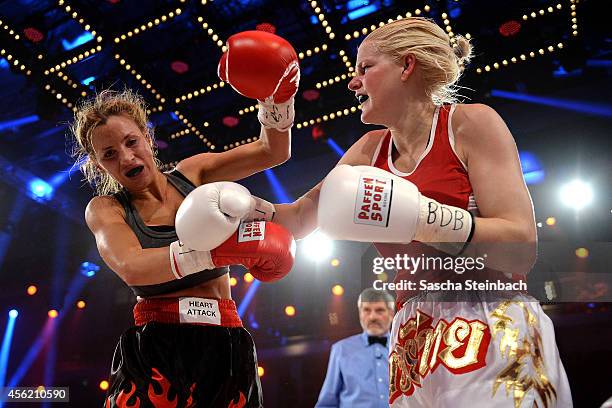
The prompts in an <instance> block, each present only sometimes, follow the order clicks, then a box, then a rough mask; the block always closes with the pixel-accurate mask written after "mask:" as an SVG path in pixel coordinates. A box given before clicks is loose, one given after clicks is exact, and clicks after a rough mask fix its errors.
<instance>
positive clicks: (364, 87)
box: [348, 41, 404, 125]
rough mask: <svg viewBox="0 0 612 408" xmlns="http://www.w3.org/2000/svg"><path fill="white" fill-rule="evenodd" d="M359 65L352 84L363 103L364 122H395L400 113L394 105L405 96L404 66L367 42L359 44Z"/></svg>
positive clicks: (362, 119) (351, 88) (362, 118)
mask: <svg viewBox="0 0 612 408" xmlns="http://www.w3.org/2000/svg"><path fill="white" fill-rule="evenodd" d="M356 65H357V68H356V75H355V76H354V77H353V79H351V81H350V82H349V84H348V87H349V89H350V90H351V91H353V92H354V93H355V97H356V98H357V99H358V100H359V103H360V104H361V121H362V122H364V123H372V124H378V125H386V124H388V123H390V122H392V121H393V120H394V119H395V117H396V116H397V114H399V113H398V112H395V110H396V109H394V107H395V106H397V105H398V104H397V102H398V101H401V99H402V98H404V93H403V89H402V88H403V86H402V84H403V82H402V81H401V76H402V71H403V69H404V68H403V66H402V65H400V64H398V63H397V62H395V61H394V60H393V59H392V58H391V57H389V56H388V55H385V54H382V53H380V52H379V51H378V49H377V48H376V46H375V45H373V44H371V43H370V42H367V41H366V42H364V43H362V44H361V45H360V46H359V50H358V51H357V62H356Z"/></svg>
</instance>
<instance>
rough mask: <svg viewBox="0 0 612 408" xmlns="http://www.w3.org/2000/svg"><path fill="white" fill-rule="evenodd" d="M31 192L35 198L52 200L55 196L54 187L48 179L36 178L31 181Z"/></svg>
mask: <svg viewBox="0 0 612 408" xmlns="http://www.w3.org/2000/svg"><path fill="white" fill-rule="evenodd" d="M30 192H31V193H32V195H33V196H34V198H35V199H40V200H50V199H51V197H52V196H53V187H52V186H51V185H50V184H49V183H47V182H46V181H44V180H41V179H39V178H36V179H34V180H32V181H30Z"/></svg>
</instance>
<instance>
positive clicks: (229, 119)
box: [221, 116, 240, 128]
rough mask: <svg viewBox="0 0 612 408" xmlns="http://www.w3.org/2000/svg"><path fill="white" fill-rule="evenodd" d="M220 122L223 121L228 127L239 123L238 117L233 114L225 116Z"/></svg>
mask: <svg viewBox="0 0 612 408" xmlns="http://www.w3.org/2000/svg"><path fill="white" fill-rule="evenodd" d="M221 122H223V125H224V126H226V127H228V128H233V127H236V126H238V123H240V119H238V118H237V117H235V116H225V117H224V118H223V120H222V121H221Z"/></svg>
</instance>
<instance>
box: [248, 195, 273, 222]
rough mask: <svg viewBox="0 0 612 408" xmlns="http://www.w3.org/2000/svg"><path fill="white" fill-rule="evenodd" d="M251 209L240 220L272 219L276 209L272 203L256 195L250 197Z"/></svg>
mask: <svg viewBox="0 0 612 408" xmlns="http://www.w3.org/2000/svg"><path fill="white" fill-rule="evenodd" d="M251 201H252V203H251V211H250V212H249V213H248V214H247V215H246V216H244V217H243V218H242V221H246V222H251V221H273V220H274V214H275V213H276V209H275V208H274V204H272V203H271V202H269V201H266V200H264V199H263V198H259V197H256V196H252V197H251Z"/></svg>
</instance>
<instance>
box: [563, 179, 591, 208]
mask: <svg viewBox="0 0 612 408" xmlns="http://www.w3.org/2000/svg"><path fill="white" fill-rule="evenodd" d="M560 195H561V202H563V204H565V205H566V206H568V207H571V208H573V209H575V210H576V211H579V210H581V209H583V208H584V207H586V206H588V205H589V204H591V202H592V201H593V189H592V188H591V186H590V185H589V184H587V183H585V182H584V181H582V180H573V181H570V182H569V183H567V184H565V185H563V186H562V187H561V192H560Z"/></svg>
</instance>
